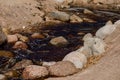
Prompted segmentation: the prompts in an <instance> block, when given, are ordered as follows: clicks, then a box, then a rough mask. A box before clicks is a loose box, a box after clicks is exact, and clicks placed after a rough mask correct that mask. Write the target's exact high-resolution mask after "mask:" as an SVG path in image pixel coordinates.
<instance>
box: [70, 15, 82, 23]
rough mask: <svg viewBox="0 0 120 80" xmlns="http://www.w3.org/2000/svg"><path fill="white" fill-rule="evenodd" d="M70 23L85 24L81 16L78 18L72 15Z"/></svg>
mask: <svg viewBox="0 0 120 80" xmlns="http://www.w3.org/2000/svg"><path fill="white" fill-rule="evenodd" d="M70 22H73V23H74V22H83V20H82V19H81V18H80V17H79V16H76V15H72V16H70Z"/></svg>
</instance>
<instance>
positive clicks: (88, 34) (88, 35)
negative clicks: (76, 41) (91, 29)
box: [83, 33, 93, 41]
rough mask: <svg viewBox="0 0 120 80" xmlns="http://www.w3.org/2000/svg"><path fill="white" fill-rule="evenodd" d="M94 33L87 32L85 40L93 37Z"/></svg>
mask: <svg viewBox="0 0 120 80" xmlns="http://www.w3.org/2000/svg"><path fill="white" fill-rule="evenodd" d="M92 37H93V36H92V34H91V33H87V34H86V35H85V36H84V37H83V40H84V41H85V40H87V39H88V38H92Z"/></svg>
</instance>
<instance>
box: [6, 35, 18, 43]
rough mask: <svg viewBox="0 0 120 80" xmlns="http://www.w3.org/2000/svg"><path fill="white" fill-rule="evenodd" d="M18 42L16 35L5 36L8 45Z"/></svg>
mask: <svg viewBox="0 0 120 80" xmlns="http://www.w3.org/2000/svg"><path fill="white" fill-rule="evenodd" d="M17 41H18V38H17V36H16V35H7V42H8V43H15V42H17Z"/></svg>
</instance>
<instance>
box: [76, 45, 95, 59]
mask: <svg viewBox="0 0 120 80" xmlns="http://www.w3.org/2000/svg"><path fill="white" fill-rule="evenodd" d="M76 51H78V52H80V53H82V54H84V55H85V56H86V57H87V58H89V57H91V56H92V55H93V54H92V50H91V48H89V47H88V46H83V47H81V48H80V49H78V50H76Z"/></svg>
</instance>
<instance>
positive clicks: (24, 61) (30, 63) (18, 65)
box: [12, 59, 33, 70]
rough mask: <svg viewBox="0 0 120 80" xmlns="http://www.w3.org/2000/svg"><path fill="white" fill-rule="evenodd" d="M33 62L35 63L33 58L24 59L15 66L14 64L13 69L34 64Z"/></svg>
mask: <svg viewBox="0 0 120 80" xmlns="http://www.w3.org/2000/svg"><path fill="white" fill-rule="evenodd" d="M32 64H33V63H32V61H31V60H26V59H24V60H22V61H20V62H18V63H16V64H15V66H13V68H12V69H14V70H15V69H23V68H25V67H27V66H29V65H32Z"/></svg>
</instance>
